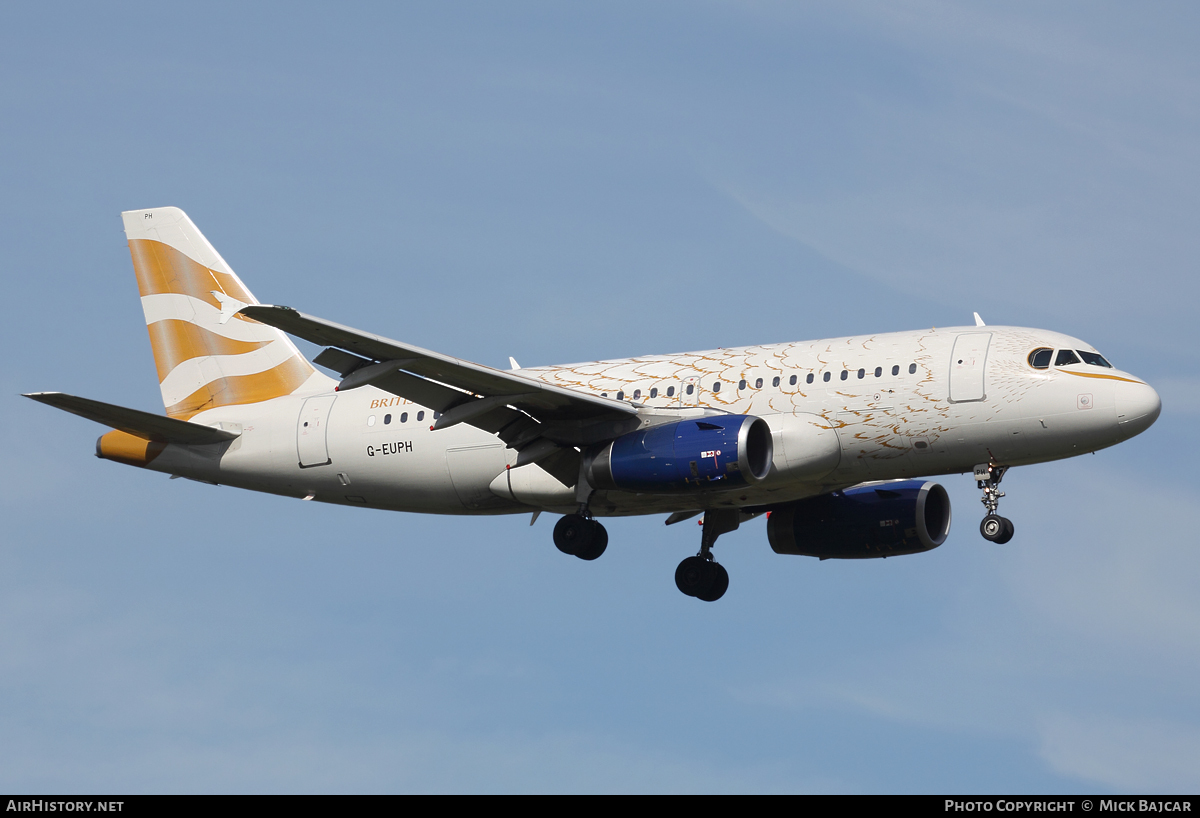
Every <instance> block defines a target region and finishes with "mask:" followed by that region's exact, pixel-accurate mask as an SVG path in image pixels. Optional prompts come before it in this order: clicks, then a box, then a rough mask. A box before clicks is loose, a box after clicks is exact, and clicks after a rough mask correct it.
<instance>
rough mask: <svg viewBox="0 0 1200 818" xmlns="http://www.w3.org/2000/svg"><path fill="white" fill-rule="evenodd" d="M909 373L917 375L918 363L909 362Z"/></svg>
mask: <svg viewBox="0 0 1200 818" xmlns="http://www.w3.org/2000/svg"><path fill="white" fill-rule="evenodd" d="M908 374H909V375H915V374H917V365H916V364H909V365H908Z"/></svg>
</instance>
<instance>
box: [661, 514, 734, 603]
mask: <svg viewBox="0 0 1200 818" xmlns="http://www.w3.org/2000/svg"><path fill="white" fill-rule="evenodd" d="M739 514H740V512H739V511H738V509H720V510H715V511H714V510H709V511H707V512H705V514H704V533H703V534H702V535H701V537H700V553H699V554H697V555H696V556H694V557H688V558H687V559H685V560H684V561H683V562H681V563H679V567H678V568H676V569H675V585H676V586H677V587H678V588H679V590H680V591H682V592H683V593H685V594H687V595H688V596H694V597H696V599H699V600H703V601H704V602H716V601H717V600H718V599H720V598H721V597H723V596H724V595H725V591H726V590H728V589H729V572H728V571H726V570H725V568H724V566H722V565H721V563H719V562H717V561H716V560H714V559H713V555H712V547H713V545H715V544H716V542H717V537H719V536H721V535H722V534H725V533H728V532H730V531H733V530H734V529H736V528H737V527H738V524H739V522H740V519H739Z"/></svg>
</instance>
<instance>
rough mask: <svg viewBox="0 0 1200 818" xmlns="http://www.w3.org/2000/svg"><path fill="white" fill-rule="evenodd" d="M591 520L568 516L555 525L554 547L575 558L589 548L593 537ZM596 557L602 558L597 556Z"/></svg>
mask: <svg viewBox="0 0 1200 818" xmlns="http://www.w3.org/2000/svg"><path fill="white" fill-rule="evenodd" d="M590 522H591V520H588V519H585V518H584V517H581V516H580V515H578V514H568V515H566V516H565V517H563V518H562V519H561V520H559V521H558V522H557V523H555V524H554V545H555V547H556V548H558V550H559V551H561V552H563V553H564V554H570V555H571V556H575V555H576V554H578V553H579V552H580V551H581V550H584V549H586V548H587V547H588V545H589V544H590V541H591V537H592V533H593V532H592V528H591V526H590V525H588V524H589V523H590ZM596 556H600V555H599V554H597V555H596Z"/></svg>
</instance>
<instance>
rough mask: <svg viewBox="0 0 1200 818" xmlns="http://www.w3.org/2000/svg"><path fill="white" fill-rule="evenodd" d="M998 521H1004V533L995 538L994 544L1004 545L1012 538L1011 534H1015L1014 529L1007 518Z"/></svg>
mask: <svg viewBox="0 0 1200 818" xmlns="http://www.w3.org/2000/svg"><path fill="white" fill-rule="evenodd" d="M1000 519H1001V520H1004V531H1003V533H1001V534H1000V536H999V537H997V538H996V544H997V545H1004V544H1005V543H1006V542H1008V541H1009V540H1011V539H1012V538H1013V534H1014V533H1016V527H1015V526H1014V525H1013V522H1012V520H1010V519H1008V518H1007V517H1001V518H1000Z"/></svg>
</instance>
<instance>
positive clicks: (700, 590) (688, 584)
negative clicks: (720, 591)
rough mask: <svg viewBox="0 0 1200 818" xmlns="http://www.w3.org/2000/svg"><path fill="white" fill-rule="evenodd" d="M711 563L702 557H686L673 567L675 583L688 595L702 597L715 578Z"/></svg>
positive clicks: (709, 588) (708, 591)
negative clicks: (677, 565) (676, 566)
mask: <svg viewBox="0 0 1200 818" xmlns="http://www.w3.org/2000/svg"><path fill="white" fill-rule="evenodd" d="M712 565H713V563H711V562H709V561H708V560H706V559H703V558H702V557H688V558H687V559H685V560H684V561H683V562H681V563H679V567H678V568H676V569H675V585H676V587H678V588H679V590H680V591H683V593H685V594H687V595H688V596H694V597H697V598H700V599H703V598H704V597H703V595H704V594H707V593H710V592H711V590H712V587H713V584H714V582H715V580H716V572H715V571H713V570H712V567H711V566H712Z"/></svg>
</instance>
